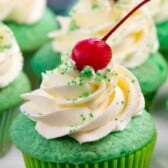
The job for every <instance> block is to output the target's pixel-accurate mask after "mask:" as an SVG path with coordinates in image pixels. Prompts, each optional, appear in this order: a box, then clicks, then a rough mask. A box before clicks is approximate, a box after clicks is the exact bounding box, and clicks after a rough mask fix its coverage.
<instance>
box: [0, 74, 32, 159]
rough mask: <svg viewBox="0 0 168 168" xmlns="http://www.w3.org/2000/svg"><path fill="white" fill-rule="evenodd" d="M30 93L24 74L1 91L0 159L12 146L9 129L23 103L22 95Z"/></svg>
mask: <svg viewBox="0 0 168 168" xmlns="http://www.w3.org/2000/svg"><path fill="white" fill-rule="evenodd" d="M28 91H30V83H29V80H28V78H27V76H26V75H25V74H24V73H23V72H22V73H21V74H20V75H19V76H18V77H17V78H16V79H15V80H14V81H13V82H12V83H11V84H9V85H8V86H6V87H5V88H1V89H0V128H1V129H0V130H1V131H0V157H1V156H3V155H4V154H6V152H7V151H8V150H9V148H10V146H11V140H10V136H9V128H10V125H11V122H12V121H13V119H14V118H15V117H16V115H17V114H18V113H19V109H18V106H19V105H20V104H21V103H22V101H23V100H22V98H21V97H20V95H21V94H23V93H25V92H28Z"/></svg>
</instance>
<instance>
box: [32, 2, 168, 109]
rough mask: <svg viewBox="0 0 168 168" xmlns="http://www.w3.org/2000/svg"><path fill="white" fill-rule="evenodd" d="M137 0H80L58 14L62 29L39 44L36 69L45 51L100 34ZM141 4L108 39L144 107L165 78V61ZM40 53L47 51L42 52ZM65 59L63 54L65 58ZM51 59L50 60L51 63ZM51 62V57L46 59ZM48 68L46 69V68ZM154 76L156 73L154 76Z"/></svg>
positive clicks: (63, 51)
mask: <svg viewBox="0 0 168 168" xmlns="http://www.w3.org/2000/svg"><path fill="white" fill-rule="evenodd" d="M138 2H139V1H130V0H123V1H116V2H115V1H110V0H109V1H103V0H97V1H95V0H92V1H84V0H80V1H79V2H78V3H77V4H76V5H75V6H74V7H73V8H72V10H71V12H70V17H61V18H59V19H60V23H61V29H60V30H59V31H56V32H54V33H51V34H50V37H51V38H53V43H52V45H51V44H50V45H48V46H45V47H44V48H41V49H40V50H39V51H38V52H37V53H36V55H35V57H34V59H33V60H32V66H33V69H34V71H35V73H36V74H37V75H38V76H40V74H41V72H42V70H43V72H44V70H45V68H47V67H45V68H44V65H43V64H41V58H42V57H47V55H51V54H52V55H54V54H57V55H61V56H63V55H69V53H71V49H72V46H73V45H74V44H75V43H76V42H77V41H79V40H81V39H84V38H88V37H96V38H102V37H103V36H104V35H105V34H106V33H107V32H108V31H109V30H110V29H111V28H112V27H113V26H114V25H116V24H117V23H118V21H119V20H121V19H122V18H123V17H124V16H125V15H126V14H127V13H128V11H130V9H131V8H132V7H134V6H135V5H136V4H137V3H138ZM146 10H147V8H142V9H140V10H139V11H138V12H136V13H135V14H134V15H133V16H131V17H130V18H129V19H128V21H127V22H125V23H124V24H123V25H122V26H121V27H120V28H119V29H118V30H117V31H116V32H115V33H114V34H113V35H112V36H111V37H110V38H109V40H108V41H107V43H108V44H109V45H110V46H111V47H112V49H113V60H114V62H115V63H118V64H122V65H124V66H125V67H127V68H129V69H130V70H131V71H132V72H133V73H134V74H135V76H136V77H137V78H138V80H139V82H140V85H141V88H142V92H143V93H144V95H145V98H146V103H147V107H149V106H150V105H151V102H152V100H153V97H154V95H155V92H156V91H157V90H158V88H159V87H160V86H161V85H162V83H163V82H164V81H165V80H166V76H167V64H166V62H165V60H164V59H163V57H162V56H161V55H160V53H158V39H157V34H156V29H155V25H154V22H153V20H152V18H151V16H150V15H148V14H147V12H146ZM42 53H45V54H47V55H46V56H43V54H42ZM64 59H66V58H64ZM50 62H51V63H50ZM47 63H48V65H47V66H48V67H49V68H50V66H49V65H53V62H52V60H51V61H50V60H48V62H47ZM46 70H48V69H46ZM153 76H157V78H154V77H153Z"/></svg>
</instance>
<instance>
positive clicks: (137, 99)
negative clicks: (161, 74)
mask: <svg viewBox="0 0 168 168" xmlns="http://www.w3.org/2000/svg"><path fill="white" fill-rule="evenodd" d="M22 97H23V98H24V99H25V100H27V102H26V103H25V104H23V105H22V106H21V110H22V111H23V112H24V113H25V114H26V115H28V117H30V118H31V119H32V120H34V121H35V122H36V126H35V128H36V130H37V131H38V132H39V133H40V134H41V135H42V136H43V137H45V138H47V139H52V138H58V137H62V136H65V135H69V136H71V137H73V138H74V139H76V140H77V141H78V142H79V143H84V142H90V141H96V140H99V139H101V138H103V137H105V136H106V135H108V134H109V133H111V132H113V131H119V130H123V129H125V128H126V127H127V125H128V123H129V122H130V120H131V118H132V117H133V116H135V115H139V114H141V112H142V110H143V109H144V98H143V96H142V93H141V90H140V87H139V84H138V81H137V79H136V78H135V77H134V76H133V75H132V74H131V73H130V72H129V71H128V70H126V69H125V68H123V67H122V66H118V65H116V66H113V68H112V69H108V68H106V69H103V70H100V71H98V72H97V73H95V72H94V70H93V69H92V68H90V67H85V69H84V70H83V71H82V72H80V73H79V71H77V70H75V69H74V64H73V62H71V61H70V62H68V63H64V64H62V65H61V66H60V67H59V68H57V69H56V70H54V71H50V72H47V73H46V74H45V75H44V76H43V81H42V84H41V87H40V89H38V90H35V91H33V92H31V93H27V94H24V95H23V96H22Z"/></svg>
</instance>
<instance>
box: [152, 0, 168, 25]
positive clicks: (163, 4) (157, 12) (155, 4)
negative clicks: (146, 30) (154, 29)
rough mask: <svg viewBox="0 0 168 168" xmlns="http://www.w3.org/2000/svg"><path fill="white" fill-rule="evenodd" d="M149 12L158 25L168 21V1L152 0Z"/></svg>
mask: <svg viewBox="0 0 168 168" xmlns="http://www.w3.org/2000/svg"><path fill="white" fill-rule="evenodd" d="M149 11H150V12H151V14H152V15H153V17H154V20H155V21H156V23H161V22H164V21H167V20H168V0H152V1H151V2H150V4H149Z"/></svg>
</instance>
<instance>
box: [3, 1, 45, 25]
mask: <svg viewBox="0 0 168 168" xmlns="http://www.w3.org/2000/svg"><path fill="white" fill-rule="evenodd" d="M45 6H46V0H12V1H11V0H0V11H1V12H0V21H3V20H12V21H16V22H19V23H27V24H32V23H35V22H36V21H38V20H39V19H40V18H41V17H42V15H43V13H44V9H45Z"/></svg>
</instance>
